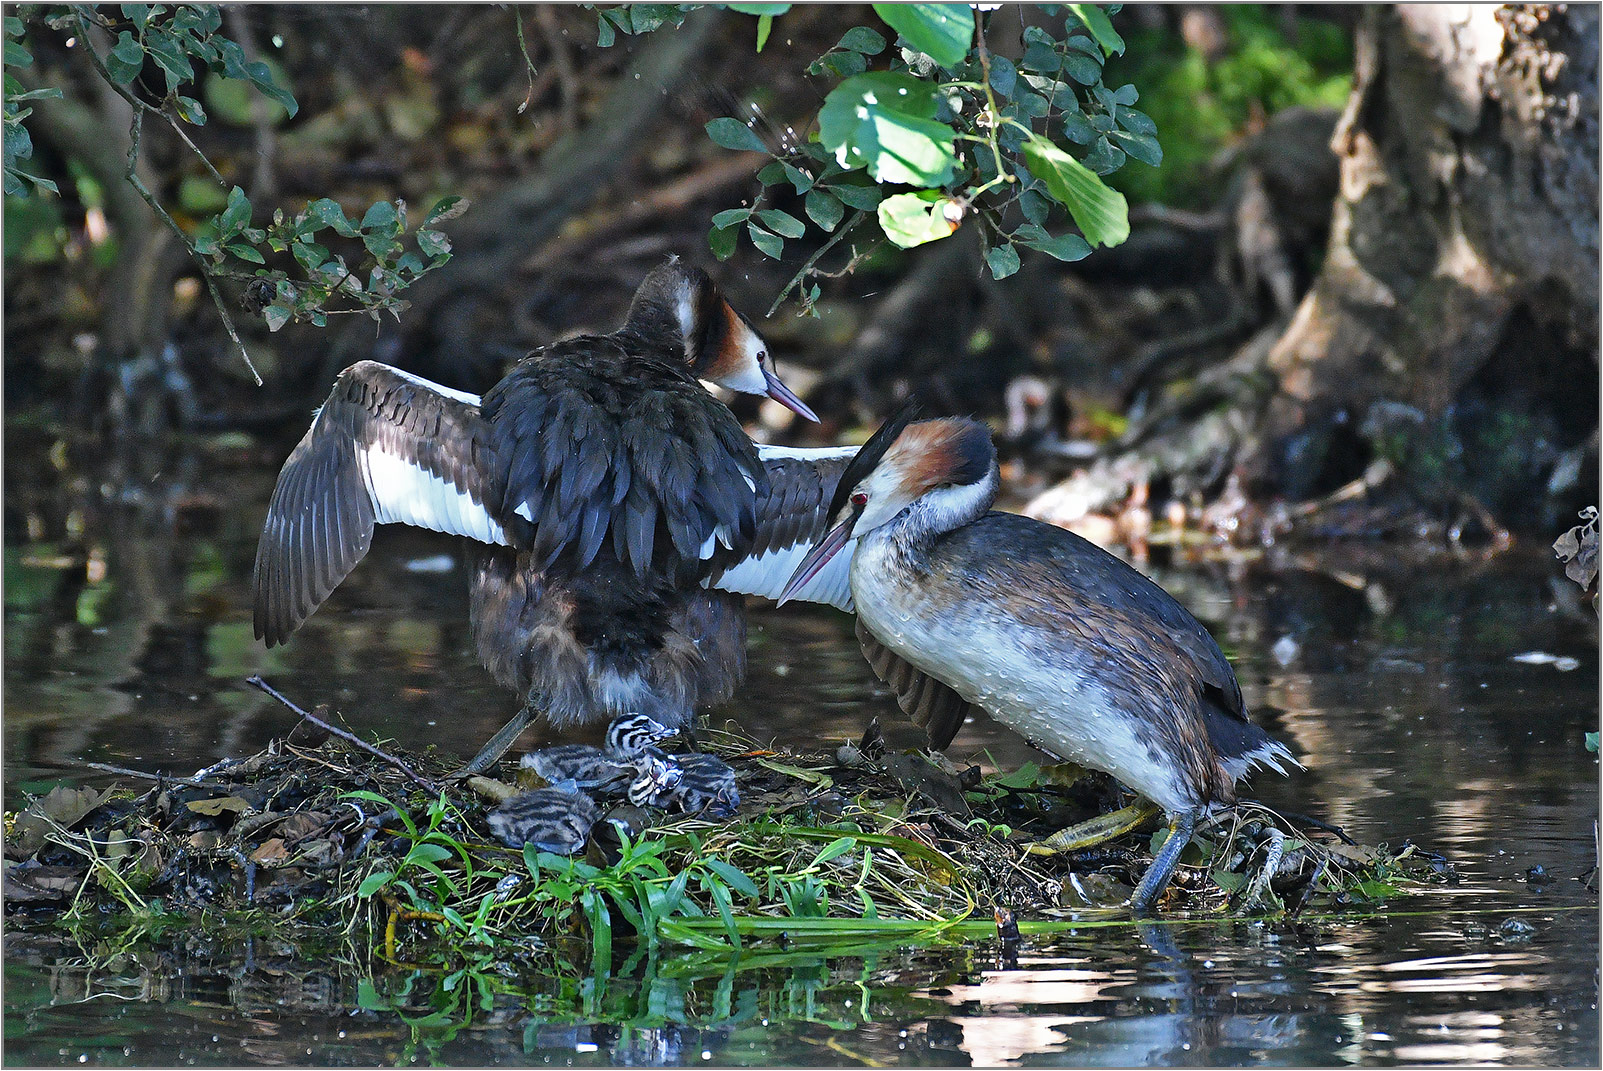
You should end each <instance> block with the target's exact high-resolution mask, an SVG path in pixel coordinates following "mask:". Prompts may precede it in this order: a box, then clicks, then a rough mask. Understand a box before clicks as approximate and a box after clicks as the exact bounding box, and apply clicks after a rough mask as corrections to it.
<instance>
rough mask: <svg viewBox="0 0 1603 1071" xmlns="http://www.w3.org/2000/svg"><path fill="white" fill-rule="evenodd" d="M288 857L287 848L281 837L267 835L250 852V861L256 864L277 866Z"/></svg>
mask: <svg viewBox="0 0 1603 1071" xmlns="http://www.w3.org/2000/svg"><path fill="white" fill-rule="evenodd" d="M288 858H289V849H288V848H287V847H285V846H284V838H283V837H269V838H268V839H267V840H264V841H262V842H261V844H259V845H257V846H256V850H255V851H253V852H251V853H250V861H251V862H253V863H256V864H257V865H258V866H277V865H279V864H280V863H282V862H283V861H284V860H286V859H288Z"/></svg>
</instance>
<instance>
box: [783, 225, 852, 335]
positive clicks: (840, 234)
mask: <svg viewBox="0 0 1603 1071" xmlns="http://www.w3.org/2000/svg"><path fill="white" fill-rule="evenodd" d="M866 215H867V213H866V212H863V211H862V210H861V209H859V210H858V212H857V215H855V216H853V217H852V218H851V219H850V220H848V221H847V222H846V223H845V225H844V226H842V227H841V228H840V229H839V230H838V231H836V232H835V233H834V234H833V235H831V236H830V239H829V241H827V242H825V243H824V244H823V245H821V246H819V247H818V249H817V251H816V252H814V253H813V255H812V256H810V257H808V258H807V263H805V264H803V265H802V266H801V270H800V271H798V272H797V273H796V274H795V275H794V276H792V277H791V280H790V282H788V283H786V284H785V286H784V288H783V289H781V290H780V291H779V296H778V297H776V298H775V299H774V303H773V304H772V305H770V306H768V312H767V313H766V314H765V315H767V316H772V315H773V314H774V310H775V309H777V308H779V306H780V305H781V304H783V303H784V300H785V295H786V294H789V293H790V292H791V290H793V289H795V288H796V287H798V286H800V285H801V284H802V282H803V281H804V280H806V278H807V276H808V274H809V273H810V272H811V271H812V269H813V265H814V264H817V263H818V261H819V258H820V257H822V256H823V255H824V254H825V253H827V252H829V251H830V250H831V249H833V248H835V246H836V245H838V244H839V243H840V240H841V239H842V238H844V237H846V236H847V235H848V234H850V233H851V231H852V228H853V227H855V226H857V225H858V224H859V223H861V222H862V221H863V217H864V216H866Z"/></svg>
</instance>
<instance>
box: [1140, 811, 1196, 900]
mask: <svg viewBox="0 0 1603 1071" xmlns="http://www.w3.org/2000/svg"><path fill="white" fill-rule="evenodd" d="M1196 828H1197V815H1196V813H1195V812H1192V811H1185V812H1182V813H1180V814H1177V815H1175V816H1174V817H1172V818H1170V819H1169V836H1168V839H1166V840H1165V841H1164V842H1163V847H1161V848H1159V849H1158V854H1157V855H1155V856H1153V857H1152V865H1151V866H1149V867H1147V872H1146V873H1145V874H1143V875H1142V876H1141V883H1140V884H1139V885H1137V886H1136V887H1135V892H1134V893H1132V894H1131V895H1130V910H1131V911H1132V912H1133V913H1135V914H1136V915H1148V914H1151V913H1152V907H1153V905H1154V904H1156V903H1157V901H1158V897H1159V896H1161V895H1162V894H1163V890H1164V887H1165V886H1167V885H1168V884H1169V878H1170V877H1171V876H1172V875H1173V874H1174V867H1175V864H1176V863H1178V862H1179V861H1180V853H1181V852H1183V851H1185V849H1186V845H1188V844H1190V843H1191V834H1192V833H1194V832H1195V831H1196Z"/></svg>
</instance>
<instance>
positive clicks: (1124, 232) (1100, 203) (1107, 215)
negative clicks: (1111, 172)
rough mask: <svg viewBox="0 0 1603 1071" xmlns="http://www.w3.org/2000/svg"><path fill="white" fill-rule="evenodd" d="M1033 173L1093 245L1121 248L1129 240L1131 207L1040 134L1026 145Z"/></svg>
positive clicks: (1094, 174)
mask: <svg viewBox="0 0 1603 1071" xmlns="http://www.w3.org/2000/svg"><path fill="white" fill-rule="evenodd" d="M1024 162H1025V165H1026V166H1027V167H1028V168H1029V169H1030V174H1032V175H1034V176H1035V177H1036V178H1038V179H1040V180H1041V181H1042V182H1043V183H1045V184H1046V191H1047V193H1048V194H1050V195H1051V197H1052V199H1053V200H1054V201H1057V202H1058V203H1059V204H1061V205H1063V206H1064V207H1065V208H1067V209H1068V210H1069V215H1070V216H1072V217H1074V222H1075V225H1076V226H1078V227H1079V228H1080V233H1081V234H1083V235H1085V240H1086V241H1087V242H1088V243H1090V244H1091V245H1092V246H1098V245H1104V246H1113V245H1118V244H1119V243H1120V242H1122V241H1124V240H1125V239H1126V238H1128V237H1130V206H1129V203H1128V202H1127V201H1126V200H1125V199H1124V194H1122V193H1120V192H1118V191H1117V190H1115V189H1112V188H1111V187H1109V186H1108V185H1107V183H1105V182H1103V181H1102V179H1101V178H1099V177H1098V176H1097V175H1096V173H1095V172H1093V171H1092V170H1091V169H1090V168H1088V167H1086V166H1085V165H1084V164H1082V163H1080V161H1078V160H1076V159H1075V158H1074V157H1072V156H1070V155H1069V154H1068V153H1066V152H1064V151H1063V150H1062V149H1060V148H1058V147H1057V146H1056V145H1054V144H1052V142H1050V141H1048V140H1047V139H1046V138H1043V137H1041V136H1040V135H1039V134H1031V135H1030V138H1029V140H1028V141H1026V142H1025V143H1024Z"/></svg>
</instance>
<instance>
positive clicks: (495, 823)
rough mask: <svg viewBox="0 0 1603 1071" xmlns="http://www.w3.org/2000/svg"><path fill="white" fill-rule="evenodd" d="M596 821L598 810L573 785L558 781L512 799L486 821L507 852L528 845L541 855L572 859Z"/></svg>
mask: <svg viewBox="0 0 1603 1071" xmlns="http://www.w3.org/2000/svg"><path fill="white" fill-rule="evenodd" d="M600 817H601V808H600V807H597V806H596V804H595V802H594V801H593V800H591V799H590V797H588V796H586V795H585V794H584V793H582V792H580V791H579V786H578V785H577V784H575V783H574V782H572V781H561V782H558V783H557V784H554V785H549V786H547V787H546V788H540V789H535V790H534V791H533V792H523V793H519V794H518V795H516V796H513V797H512V798H511V799H509V800H507V801H506V802H505V803H503V804H501V805H500V806H499V807H497V808H496V809H495V810H493V811H491V812H490V813H489V814H488V815H487V816H486V820H487V821H488V822H489V824H490V832H492V833H494V834H495V836H496V838H497V839H498V840H500V841H501V843H502V844H505V845H506V846H507V847H509V848H521V847H523V846H524V845H525V844H532V845H534V846H535V847H536V848H537V849H539V850H540V851H542V852H553V853H555V854H557V855H572V854H573V853H574V852H577V851H578V850H579V849H581V848H583V847H584V845H585V841H586V840H588V839H589V837H590V829H591V827H592V826H594V825H595V824H596V821H597V820H598V819H599V818H600Z"/></svg>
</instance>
